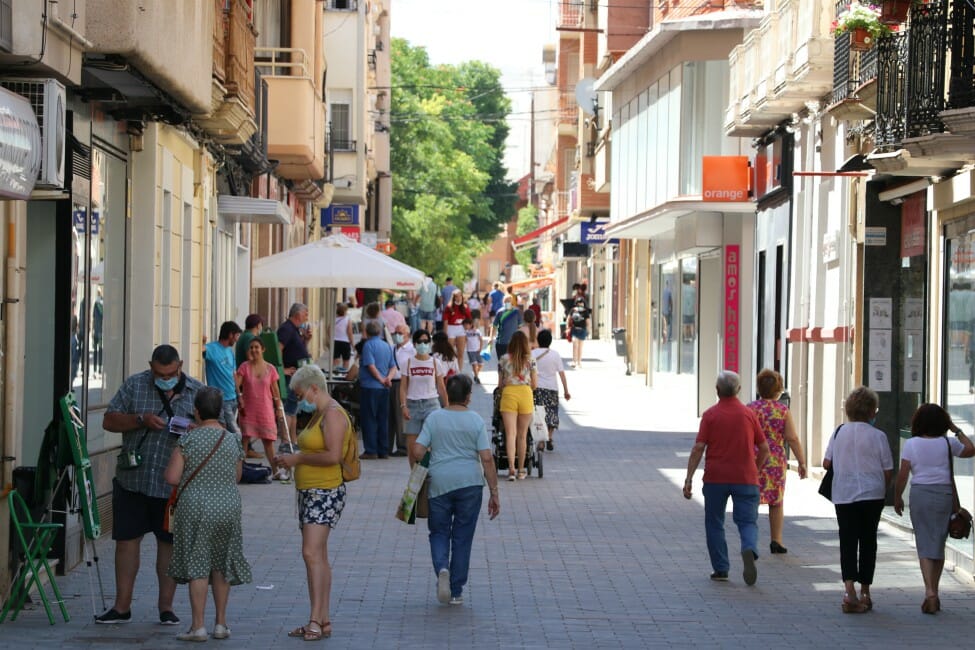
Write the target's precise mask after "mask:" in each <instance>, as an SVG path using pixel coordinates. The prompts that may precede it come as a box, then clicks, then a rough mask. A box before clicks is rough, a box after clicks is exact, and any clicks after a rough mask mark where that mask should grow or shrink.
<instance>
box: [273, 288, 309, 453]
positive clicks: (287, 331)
mask: <svg viewBox="0 0 975 650" xmlns="http://www.w3.org/2000/svg"><path fill="white" fill-rule="evenodd" d="M309 339H311V326H310V323H309V322H308V306H307V305H305V304H303V303H300V302H296V303H295V304H293V305H291V309H289V310H288V320H286V321H284V322H283V323H281V326H280V327H278V345H279V346H280V347H281V366H282V367H283V368H284V381H285V384H286V385H288V386H290V385H291V375H293V374H295V371H296V370H298V367H299V366H301V365H304V364H305V363H309V362H310V361H311V355H310V354H309V353H308V346H307V345H306V344H307V343H308V340H309ZM284 415H285V417H286V418H287V424H288V434H289V436H290V440H282V441H281V442H280V443H278V449H280V448H281V447H282V446H285V448H286V449H287V450H289V451H290V450H291V449H296V448H297V444H298V435H297V434H296V433H295V424H296V423H297V419H298V400H297V399H295V396H294V393H292V392H291V391H290V390H289V391H288V394H287V396H286V397H285V398H284Z"/></svg>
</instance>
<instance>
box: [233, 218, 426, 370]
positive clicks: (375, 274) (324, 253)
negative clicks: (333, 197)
mask: <svg viewBox="0 0 975 650" xmlns="http://www.w3.org/2000/svg"><path fill="white" fill-rule="evenodd" d="M424 275H425V274H424V273H423V271H420V270H418V269H415V268H413V267H412V266H409V265H408V264H403V263H402V262H399V261H397V260H394V259H393V258H392V257H389V256H388V255H385V254H384V253H380V252H379V251H376V250H373V249H371V248H369V247H368V246H363V245H362V244H360V243H358V242H356V241H353V240H352V239H349V238H348V237H346V236H344V235H329V236H328V237H324V238H322V239H319V240H318V241H314V242H311V243H308V244H305V245H304V246H298V247H297V248H292V249H289V250H286V251H282V252H280V253H277V254H275V255H270V256H268V257H262V258H260V259H257V260H254V265H253V267H252V269H251V286H252V287H254V288H256V289H261V288H291V287H294V288H298V289H312V288H314V289H322V288H324V289H332V290H333V291H329V292H328V297H327V299H326V305H325V309H326V314H325V317H326V322H328V323H333V322H334V321H335V303H336V301H337V299H338V296H337V290H338V289H339V288H342V287H358V288H361V289H398V290H400V291H407V290H416V289H419V288H420V285H421V284H422V282H423V278H424ZM330 347H331V348H332V354H330V355H329V359H328V363H329V366H330V367H329V370H330V371H331V363H332V359H333V358H334V357H335V350H334V347H335V337H334V335H333V336H332V342H331V345H330Z"/></svg>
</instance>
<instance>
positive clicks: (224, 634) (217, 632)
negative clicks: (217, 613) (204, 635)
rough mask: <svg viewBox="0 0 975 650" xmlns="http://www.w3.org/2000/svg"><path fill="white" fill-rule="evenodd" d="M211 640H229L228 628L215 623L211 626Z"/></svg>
mask: <svg viewBox="0 0 975 650" xmlns="http://www.w3.org/2000/svg"><path fill="white" fill-rule="evenodd" d="M213 638H214V639H229V638H230V628H229V627H227V626H226V625H220V623H217V624H216V625H214V626H213Z"/></svg>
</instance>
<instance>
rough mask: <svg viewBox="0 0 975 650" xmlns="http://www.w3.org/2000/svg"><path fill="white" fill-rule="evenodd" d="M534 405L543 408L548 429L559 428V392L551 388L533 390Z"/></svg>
mask: <svg viewBox="0 0 975 650" xmlns="http://www.w3.org/2000/svg"><path fill="white" fill-rule="evenodd" d="M535 405H536V406H544V407H545V424H546V426H548V428H549V429H558V428H559V391H557V390H552V389H551V388H536V389H535Z"/></svg>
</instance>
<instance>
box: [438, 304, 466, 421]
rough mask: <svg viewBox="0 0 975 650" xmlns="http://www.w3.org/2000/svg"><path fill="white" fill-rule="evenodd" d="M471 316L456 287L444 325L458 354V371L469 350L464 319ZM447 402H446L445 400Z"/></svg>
mask: <svg viewBox="0 0 975 650" xmlns="http://www.w3.org/2000/svg"><path fill="white" fill-rule="evenodd" d="M470 317H471V310H470V308H468V306H467V305H466V304H465V303H464V294H462V293H461V292H460V289H456V290H455V291H454V292H453V294H451V296H450V304H449V305H447V306H446V307H444V310H443V325H444V330H445V331H446V332H447V338H448V339H450V343H451V345H453V347H454V352H455V353H456V356H457V366H458V371H460V370H463V369H464V356H465V353H466V351H467V332H466V331H464V319H468V318H470ZM444 403H445V404H446V402H444Z"/></svg>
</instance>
